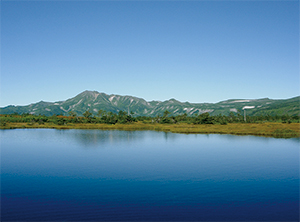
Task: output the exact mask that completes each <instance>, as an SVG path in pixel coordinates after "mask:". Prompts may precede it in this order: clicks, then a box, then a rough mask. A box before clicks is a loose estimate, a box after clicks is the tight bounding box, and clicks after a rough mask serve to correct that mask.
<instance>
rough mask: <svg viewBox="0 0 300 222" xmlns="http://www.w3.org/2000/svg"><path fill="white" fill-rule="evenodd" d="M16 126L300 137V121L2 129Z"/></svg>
mask: <svg viewBox="0 0 300 222" xmlns="http://www.w3.org/2000/svg"><path fill="white" fill-rule="evenodd" d="M16 128H53V129H103V130H156V131H164V132H173V133H197V134H235V135H256V136H266V137H281V138H291V137H300V123H290V124H288V123H271V122H270V123H230V124H227V125H193V124H186V123H182V124H147V123H142V122H137V123H132V124H115V125H109V124H93V123H88V124H81V123H80V124H79V123H76V124H72V123H69V124H66V125H55V124H51V123H45V124H41V125H39V124H38V123H34V124H28V123H6V125H5V126H1V127H0V129H16Z"/></svg>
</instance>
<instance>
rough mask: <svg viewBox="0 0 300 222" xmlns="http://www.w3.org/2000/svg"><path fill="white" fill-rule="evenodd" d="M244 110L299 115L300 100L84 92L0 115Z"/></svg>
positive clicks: (4, 110)
mask: <svg viewBox="0 0 300 222" xmlns="http://www.w3.org/2000/svg"><path fill="white" fill-rule="evenodd" d="M243 108H247V110H246V112H247V115H251V116H254V115H267V114H269V115H283V114H289V115H300V96H297V97H294V98H291V99H283V100H273V99H269V98H263V99H231V100H226V101H221V102H218V103H189V102H180V101H178V100H176V99H170V100H166V101H163V102H161V101H150V102H147V101H145V100H144V99H142V98H137V97H134V96H120V95H114V94H113V95H107V94H105V93H99V92H97V91H84V92H82V93H80V94H78V95H77V96H75V97H73V98H70V99H67V100H65V101H58V102H44V101H40V102H38V103H33V104H30V105H27V106H7V107H4V108H0V114H11V113H19V114H22V113H31V114H36V115H39V114H41V115H46V116H51V115H56V114H62V115H68V112H70V111H74V112H76V113H77V114H78V115H82V114H83V113H84V112H85V111H86V110H89V111H90V112H92V113H93V114H95V115H96V114H97V112H98V111H99V110H100V109H102V110H105V111H108V112H109V111H111V112H113V113H117V112H119V111H120V110H122V111H126V112H134V114H135V116H139V115H141V116H156V115H162V114H163V112H164V111H166V110H168V111H169V112H171V114H172V115H180V114H184V113H187V114H188V115H193V114H201V113H205V112H209V113H210V114H211V115H218V114H223V115H228V114H229V113H230V112H234V113H237V112H241V111H242V110H243Z"/></svg>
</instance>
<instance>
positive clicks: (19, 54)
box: [0, 0, 300, 107]
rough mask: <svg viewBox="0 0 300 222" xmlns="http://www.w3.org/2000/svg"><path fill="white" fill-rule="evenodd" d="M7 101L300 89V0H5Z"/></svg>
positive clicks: (195, 98) (283, 94) (210, 97)
mask: <svg viewBox="0 0 300 222" xmlns="http://www.w3.org/2000/svg"><path fill="white" fill-rule="evenodd" d="M0 4H1V91H0V92H1V100H0V106H1V107H3V106H6V105H9V104H13V105H25V104H30V103H34V102H38V101H40V100H44V101H49V102H54V101H60V100H66V99H68V98H70V97H73V96H75V95H77V94H78V93H80V92H82V91H84V90H96V91H99V92H104V93H107V94H119V95H133V96H137V97H141V98H144V99H146V100H147V101H151V100H161V101H162V100H167V99H170V98H175V99H177V100H179V101H182V102H185V101H189V102H199V103H202V102H218V101H221V100H226V99H231V98H243V99H254V98H263V97H269V98H272V99H280V98H291V97H294V96H298V95H299V94H300V92H299V85H300V82H299V1H297V0H296V1H225V2H223V1H142V2H141V1H125V2H123V1H81V2H80V1H1V3H0Z"/></svg>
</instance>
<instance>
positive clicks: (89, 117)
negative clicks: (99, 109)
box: [82, 110, 93, 122]
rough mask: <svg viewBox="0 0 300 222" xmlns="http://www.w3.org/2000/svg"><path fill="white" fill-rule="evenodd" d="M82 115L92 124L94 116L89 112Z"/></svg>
mask: <svg viewBox="0 0 300 222" xmlns="http://www.w3.org/2000/svg"><path fill="white" fill-rule="evenodd" d="M82 115H83V116H84V117H85V118H86V119H87V120H88V122H91V120H92V115H93V114H92V113H91V112H90V111H89V110H87V111H85V112H84V113H83V114H82Z"/></svg>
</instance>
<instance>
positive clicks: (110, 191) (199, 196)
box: [0, 129, 300, 221]
mask: <svg viewBox="0 0 300 222" xmlns="http://www.w3.org/2000/svg"><path fill="white" fill-rule="evenodd" d="M0 136H1V137H0V138H1V211H2V212H1V221H16V220H23V221H25V220H27V221H28V220H30V221H112V220H114V221H116V220H118V221H245V220H246V221H272V220H273V221H274V220H275V221H283V220H284V221H298V220H299V145H300V141H299V139H275V138H264V137H255V136H233V135H217V134H211V135H200V134H198V135H196V134H189V135H186V134H173V133H164V132H155V131H117V130H111V131H105V130H55V129H15V130H0Z"/></svg>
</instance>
